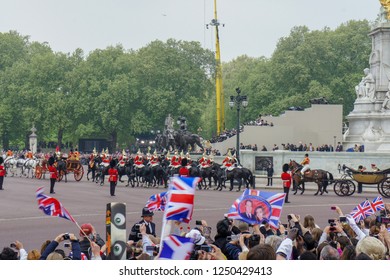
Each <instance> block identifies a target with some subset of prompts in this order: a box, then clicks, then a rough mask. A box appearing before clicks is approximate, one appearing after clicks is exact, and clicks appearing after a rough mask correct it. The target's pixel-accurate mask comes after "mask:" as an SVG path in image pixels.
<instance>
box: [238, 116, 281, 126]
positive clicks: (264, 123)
mask: <svg viewBox="0 0 390 280" xmlns="http://www.w3.org/2000/svg"><path fill="white" fill-rule="evenodd" d="M245 125H254V126H274V124H273V122H268V121H267V120H264V119H262V118H261V117H260V118H257V119H256V120H254V121H249V122H247V123H245Z"/></svg>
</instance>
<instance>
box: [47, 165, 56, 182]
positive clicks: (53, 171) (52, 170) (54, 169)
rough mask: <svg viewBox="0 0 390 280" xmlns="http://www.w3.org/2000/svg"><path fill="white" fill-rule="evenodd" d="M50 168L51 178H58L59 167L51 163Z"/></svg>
mask: <svg viewBox="0 0 390 280" xmlns="http://www.w3.org/2000/svg"><path fill="white" fill-rule="evenodd" d="M48 170H49V172H50V179H57V178H58V173H57V168H55V167H54V166H53V165H50V166H49V168H48Z"/></svg>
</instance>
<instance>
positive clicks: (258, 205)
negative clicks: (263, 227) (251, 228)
mask: <svg viewBox="0 0 390 280" xmlns="http://www.w3.org/2000/svg"><path fill="white" fill-rule="evenodd" d="M270 213H271V205H270V204H269V203H268V201H266V200H265V199H264V198H262V197H260V196H252V195H249V196H244V197H243V200H242V201H241V202H240V203H239V204H238V214H239V215H240V216H241V219H242V220H244V221H245V222H247V223H248V224H260V223H261V222H263V221H267V222H268V219H269V217H270Z"/></svg>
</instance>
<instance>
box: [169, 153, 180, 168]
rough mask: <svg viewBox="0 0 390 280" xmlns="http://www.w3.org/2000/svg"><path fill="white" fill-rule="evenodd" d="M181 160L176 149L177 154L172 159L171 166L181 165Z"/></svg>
mask: <svg viewBox="0 0 390 280" xmlns="http://www.w3.org/2000/svg"><path fill="white" fill-rule="evenodd" d="M180 162H181V158H180V156H179V154H178V153H177V151H176V152H175V154H174V155H173V157H172V159H171V167H172V168H178V167H180Z"/></svg>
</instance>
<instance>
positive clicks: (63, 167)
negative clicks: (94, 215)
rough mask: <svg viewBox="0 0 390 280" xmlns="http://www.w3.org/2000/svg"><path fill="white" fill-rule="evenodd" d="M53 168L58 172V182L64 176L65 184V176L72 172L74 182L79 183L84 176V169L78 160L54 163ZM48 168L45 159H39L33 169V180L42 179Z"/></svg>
mask: <svg viewBox="0 0 390 280" xmlns="http://www.w3.org/2000/svg"><path fill="white" fill-rule="evenodd" d="M54 166H55V167H56V168H57V170H58V181H61V180H62V179H63V178H64V176H65V182H66V181H67V179H66V175H67V174H69V173H72V172H73V174H74V179H75V180H76V181H80V180H81V179H82V178H83V176H84V168H83V165H82V164H81V162H80V161H79V160H70V159H67V160H60V161H56V162H55V163H54ZM48 167H49V163H48V161H47V160H46V159H40V160H39V162H38V164H37V165H36V167H35V178H37V179H41V178H42V177H45V174H46V172H48V171H49V168H48Z"/></svg>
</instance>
